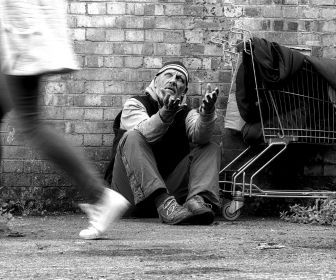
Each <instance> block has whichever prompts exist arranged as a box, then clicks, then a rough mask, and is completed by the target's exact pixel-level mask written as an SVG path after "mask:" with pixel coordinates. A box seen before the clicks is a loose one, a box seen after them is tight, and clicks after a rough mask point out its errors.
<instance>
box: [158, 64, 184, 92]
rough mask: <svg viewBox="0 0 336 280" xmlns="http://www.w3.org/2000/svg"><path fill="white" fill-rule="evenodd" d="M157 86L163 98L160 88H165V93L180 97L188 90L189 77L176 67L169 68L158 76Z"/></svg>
mask: <svg viewBox="0 0 336 280" xmlns="http://www.w3.org/2000/svg"><path fill="white" fill-rule="evenodd" d="M155 82H156V88H157V91H158V92H157V93H158V95H159V97H161V98H162V99H163V98H164V96H161V95H162V94H161V93H160V89H161V88H162V89H164V91H165V93H164V94H167V93H168V94H170V95H171V96H174V97H175V98H180V97H181V96H182V95H184V94H185V92H186V90H187V79H186V77H185V75H184V74H182V73H181V72H179V71H176V70H174V69H167V70H166V71H164V72H162V73H161V74H160V75H159V76H157V77H156V81H155Z"/></svg>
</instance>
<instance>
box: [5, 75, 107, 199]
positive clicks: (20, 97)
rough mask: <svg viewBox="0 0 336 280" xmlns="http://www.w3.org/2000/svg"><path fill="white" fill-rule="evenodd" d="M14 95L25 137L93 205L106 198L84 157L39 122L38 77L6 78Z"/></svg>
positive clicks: (99, 180)
mask: <svg viewBox="0 0 336 280" xmlns="http://www.w3.org/2000/svg"><path fill="white" fill-rule="evenodd" d="M6 77H7V81H8V88H9V90H10V92H11V95H12V100H13V103H14V107H15V110H16V112H17V117H18V124H19V126H20V130H21V131H22V133H23V134H24V135H25V136H26V137H27V138H28V139H29V140H30V141H31V143H32V145H33V146H35V147H36V148H38V149H39V150H40V151H41V152H42V153H43V154H45V155H46V156H47V157H48V158H49V159H50V160H51V161H52V162H54V163H55V164H57V165H58V166H59V167H60V168H61V169H63V170H64V171H65V172H66V173H67V174H68V175H69V176H70V177H72V178H73V179H74V180H75V182H76V185H77V187H78V189H79V190H80V191H81V192H82V193H83V194H84V195H85V196H87V198H88V199H90V200H91V201H92V202H96V201H98V200H99V198H100V197H101V196H102V194H103V190H104V188H103V185H104V182H103V181H102V179H100V178H99V177H98V174H97V173H96V172H95V171H94V168H93V167H91V166H90V165H89V163H88V162H87V160H85V159H84V157H83V156H82V154H80V153H77V152H75V150H74V149H73V148H72V147H71V146H70V145H69V144H68V143H67V142H66V141H65V140H64V139H63V138H61V137H60V136H59V135H58V134H57V133H55V132H54V131H52V130H51V129H49V128H47V127H45V126H44V125H43V123H42V122H41V120H40V116H39V115H40V111H39V104H38V97H39V94H38V92H39V80H40V77H38V76H6Z"/></svg>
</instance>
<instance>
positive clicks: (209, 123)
mask: <svg viewBox="0 0 336 280" xmlns="http://www.w3.org/2000/svg"><path fill="white" fill-rule="evenodd" d="M216 119H217V115H216V113H215V112H213V113H210V114H205V113H199V112H198V110H196V109H193V110H191V111H190V112H189V113H188V115H187V118H186V130H187V135H188V137H189V139H190V140H191V142H192V143H194V144H199V145H201V144H206V143H208V142H209V141H210V140H211V137H212V135H213V132H214V129H215V122H216Z"/></svg>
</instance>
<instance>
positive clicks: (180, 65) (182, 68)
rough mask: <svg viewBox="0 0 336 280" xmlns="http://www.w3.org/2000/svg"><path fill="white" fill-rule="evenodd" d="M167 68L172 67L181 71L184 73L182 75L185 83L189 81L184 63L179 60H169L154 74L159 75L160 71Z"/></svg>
mask: <svg viewBox="0 0 336 280" xmlns="http://www.w3.org/2000/svg"><path fill="white" fill-rule="evenodd" d="M168 69H174V70H176V71H179V72H181V73H182V74H184V76H185V77H186V79H187V84H188V82H189V73H188V70H187V68H186V67H185V66H184V64H183V63H182V62H180V61H169V62H166V63H165V64H163V66H162V68H161V69H160V70H159V72H158V73H157V74H156V76H158V75H160V74H161V73H162V72H164V71H166V70H168Z"/></svg>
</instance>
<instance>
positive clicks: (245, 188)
mask: <svg viewBox="0 0 336 280" xmlns="http://www.w3.org/2000/svg"><path fill="white" fill-rule="evenodd" d="M237 35H238V37H240V38H238V39H237ZM252 40H253V38H252V36H251V34H250V33H249V32H248V31H246V30H231V31H230V32H229V36H228V38H226V39H225V40H222V39H219V38H213V39H212V40H211V41H212V42H213V43H215V44H221V45H222V47H223V57H224V59H225V60H230V61H229V62H231V65H232V69H233V70H232V71H233V73H234V74H235V75H236V74H237V71H238V67H239V65H240V64H239V59H241V57H240V55H244V56H245V58H244V59H243V61H242V63H244V64H248V65H247V66H246V65H244V66H246V67H247V68H248V67H250V68H249V70H250V74H251V81H250V86H251V88H253V90H251V91H250V92H249V94H253V96H250V99H251V101H252V103H253V104H254V105H255V107H256V112H255V115H254V118H255V119H254V121H253V128H254V131H257V133H254V135H253V137H255V138H257V139H254V142H253V144H252V145H250V147H248V148H247V149H245V150H244V151H243V152H241V153H240V154H239V155H238V156H237V157H236V158H234V159H233V160H232V161H231V162H230V163H228V164H227V165H226V166H225V167H224V168H223V169H222V170H221V171H220V181H219V182H220V187H221V192H222V194H223V196H224V197H227V196H229V197H230V200H227V199H224V202H223V205H222V214H223V216H224V218H226V219H227V220H235V219H237V218H238V217H239V216H240V213H241V208H242V207H243V205H244V198H245V197H247V196H248V197H283V198H327V197H329V196H330V195H335V194H336V192H332V191H303V190H284V189H281V190H274V189H263V188H262V187H260V186H258V184H256V177H257V175H258V174H260V172H261V171H263V170H264V169H265V168H266V167H267V166H269V165H270V164H271V162H273V161H274V160H276V158H278V157H279V156H280V155H281V154H283V152H284V151H285V150H286V148H287V146H288V144H290V143H307V144H319V145H333V144H335V143H336V91H335V89H334V88H333V87H332V86H331V85H330V83H329V82H328V81H327V79H325V78H324V77H323V76H322V75H321V74H320V73H319V72H318V71H317V70H316V69H315V68H314V67H313V65H312V63H311V62H310V61H309V60H307V59H303V62H302V65H300V68H299V69H298V70H297V71H296V72H295V73H294V74H292V75H289V76H288V77H287V78H286V79H284V80H282V81H279V82H277V83H272V84H269V83H266V82H265V81H264V80H263V78H262V77H261V73H260V71H259V69H258V67H257V66H256V60H255V57H254V46H253V41H252ZM235 75H234V76H235ZM233 84H234V83H231V88H230V91H231V90H232V89H233V88H232V87H233V86H232V85H233ZM234 101H236V100H234ZM229 102H230V97H229ZM256 115H257V117H256ZM240 127H241V126H240ZM255 143H258V144H255ZM260 143H262V144H260Z"/></svg>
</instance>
